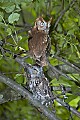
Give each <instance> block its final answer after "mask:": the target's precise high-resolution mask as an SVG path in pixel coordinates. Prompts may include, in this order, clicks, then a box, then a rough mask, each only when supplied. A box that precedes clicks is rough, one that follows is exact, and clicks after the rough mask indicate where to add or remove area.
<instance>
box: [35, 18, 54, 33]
mask: <svg viewBox="0 0 80 120" xmlns="http://www.w3.org/2000/svg"><path fill="white" fill-rule="evenodd" d="M51 20H52V18H51V19H50V20H49V21H48V22H46V21H45V20H44V19H43V18H42V17H39V18H37V19H36V21H35V26H34V28H36V29H37V30H38V31H44V32H45V33H48V32H49V28H50V24H51Z"/></svg>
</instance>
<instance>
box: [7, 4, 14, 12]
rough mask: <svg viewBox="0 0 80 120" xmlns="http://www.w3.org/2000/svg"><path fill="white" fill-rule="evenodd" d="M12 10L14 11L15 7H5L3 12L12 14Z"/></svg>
mask: <svg viewBox="0 0 80 120" xmlns="http://www.w3.org/2000/svg"><path fill="white" fill-rule="evenodd" d="M14 9H15V5H12V6H7V7H6V8H5V11H6V12H7V13H10V12H13V10H14Z"/></svg>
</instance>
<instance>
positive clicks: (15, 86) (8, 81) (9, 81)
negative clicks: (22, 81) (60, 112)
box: [0, 73, 58, 120]
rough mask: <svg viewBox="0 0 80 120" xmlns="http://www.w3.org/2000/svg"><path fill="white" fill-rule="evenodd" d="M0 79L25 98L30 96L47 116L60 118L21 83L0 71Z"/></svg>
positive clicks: (53, 119) (33, 102)
mask: <svg viewBox="0 0 80 120" xmlns="http://www.w3.org/2000/svg"><path fill="white" fill-rule="evenodd" d="M0 81H1V82H3V83H5V84H6V85H8V86H9V87H11V88H12V89H14V90H15V91H16V92H18V93H19V94H20V95H22V96H23V97H25V98H28V100H29V101H30V102H31V103H32V104H33V106H35V107H36V108H39V109H40V111H42V112H43V114H44V115H45V116H47V117H48V118H49V119H50V120H58V118H56V116H55V115H54V113H52V112H51V111H50V110H48V109H47V108H46V107H45V106H43V105H41V104H40V103H39V102H38V101H36V100H35V99H33V97H32V94H31V93H30V92H29V91H28V90H26V89H25V88H24V87H23V86H21V85H19V84H18V83H16V82H15V81H13V80H12V79H10V78H8V77H6V76H4V75H2V74H1V73H0Z"/></svg>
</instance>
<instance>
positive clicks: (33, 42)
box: [28, 17, 51, 67]
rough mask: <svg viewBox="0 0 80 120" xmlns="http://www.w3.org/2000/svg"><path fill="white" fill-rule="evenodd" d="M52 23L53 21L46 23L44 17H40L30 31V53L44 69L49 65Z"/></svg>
mask: <svg viewBox="0 0 80 120" xmlns="http://www.w3.org/2000/svg"><path fill="white" fill-rule="evenodd" d="M50 23H51V19H50V20H49V21H48V22H46V21H45V20H44V19H43V18H42V17H39V18H37V19H36V21H35V25H34V27H33V28H32V29H31V30H30V31H29V40H28V47H29V53H30V55H31V56H32V57H33V58H34V59H35V60H36V62H37V64H39V65H40V66H42V67H43V66H46V65H47V53H48V52H47V48H48V49H49V48H50V38H49V35H48V34H49V28H50Z"/></svg>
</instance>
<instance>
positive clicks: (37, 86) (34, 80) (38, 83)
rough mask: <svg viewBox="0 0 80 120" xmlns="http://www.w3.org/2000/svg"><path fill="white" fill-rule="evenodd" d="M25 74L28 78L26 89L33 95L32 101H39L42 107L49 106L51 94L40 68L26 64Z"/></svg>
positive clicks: (51, 99) (51, 100) (51, 98)
mask: <svg viewBox="0 0 80 120" xmlns="http://www.w3.org/2000/svg"><path fill="white" fill-rule="evenodd" d="M25 72H26V77H27V78H28V82H27V85H26V88H28V89H29V91H30V92H31V93H32V94H33V97H34V99H36V100H38V101H40V102H41V104H42V105H46V106H48V105H51V104H52V103H53V94H52V92H51V87H50V85H49V81H48V79H47V78H46V77H45V75H44V72H43V69H42V67H41V66H36V65H30V64H28V65H27V67H26V66H25Z"/></svg>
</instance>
